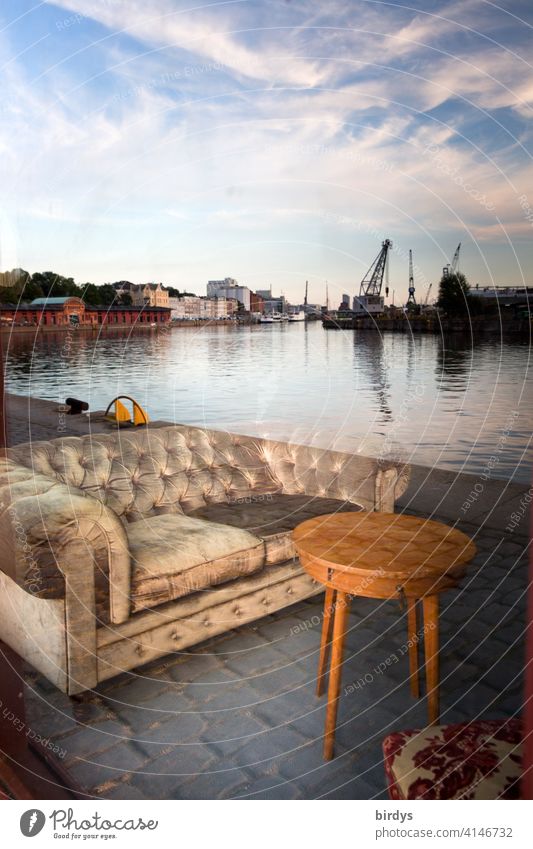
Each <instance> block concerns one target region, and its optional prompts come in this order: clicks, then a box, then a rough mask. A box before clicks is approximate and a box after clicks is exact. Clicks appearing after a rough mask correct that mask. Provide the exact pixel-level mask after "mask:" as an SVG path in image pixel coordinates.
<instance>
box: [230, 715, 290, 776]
mask: <svg viewBox="0 0 533 849" xmlns="http://www.w3.org/2000/svg"><path fill="white" fill-rule="evenodd" d="M305 742H306V741H305V738H304V737H303V736H302V735H301V734H299V733H297V732H296V731H295V730H294V729H293V728H291V727H288V726H285V727H283V728H275V729H272V730H269V731H267V732H266V733H265V734H256V735H254V736H253V737H248V738H247V739H246V740H245V741H244V742H243V745H242V746H241V747H240V748H239V749H236V750H235V751H234V752H233V753H232V758H231V759H232V762H233V763H234V764H235V765H236V766H239V767H241V768H246V769H248V770H250V769H253V770H254V771H258V770H259V771H261V772H262V771H263V769H264V768H265V765H268V768H269V769H271V768H273V767H276V768H278V766H279V763H280V761H281V760H282V759H283V757H284V756H285V755H286V754H287V752H289V751H290V750H291V749H297V748H298V747H300V746H302V745H304V744H305Z"/></svg>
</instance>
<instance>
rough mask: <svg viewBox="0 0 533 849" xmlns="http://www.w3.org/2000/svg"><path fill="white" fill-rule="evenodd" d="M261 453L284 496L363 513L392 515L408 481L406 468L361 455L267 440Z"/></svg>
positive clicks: (388, 461) (400, 464) (407, 468)
mask: <svg viewBox="0 0 533 849" xmlns="http://www.w3.org/2000/svg"><path fill="white" fill-rule="evenodd" d="M263 452H264V455H265V457H266V459H267V461H268V464H269V467H270V470H271V474H272V476H273V477H274V478H275V479H276V480H277V481H279V482H280V484H281V487H282V490H283V492H284V493H287V494H293V493H294V494H296V493H305V494H306V495H309V496H321V497H325V498H336V499H339V500H341V501H347V502H351V503H354V504H360V505H361V507H364V509H365V510H378V511H380V512H394V504H395V501H396V500H397V499H398V498H399V497H400V495H401V494H402V493H403V492H404V491H405V489H406V488H407V484H408V481H409V467H408V466H406V465H405V464H402V463H397V462H394V461H390V460H382V459H377V458H374V457H365V456H363V455H361V454H348V453H345V452H342V451H333V450H330V449H325V448H317V447H314V446H305V445H294V444H291V443H284V442H273V441H269V440H265V441H264V442H263Z"/></svg>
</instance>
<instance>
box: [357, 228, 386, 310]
mask: <svg viewBox="0 0 533 849" xmlns="http://www.w3.org/2000/svg"><path fill="white" fill-rule="evenodd" d="M390 248H392V242H391V240H390V239H385V240H384V241H383V242H382V243H381V250H380V252H379V254H378V255H377V257H376V258H375V260H374V262H373V263H372V265H371V266H370V268H369V269H368V271H367V273H366V274H365V276H364V277H363V279H362V280H361V285H360V287H359V295H356V296H355V297H354V299H353V311H354V312H355V313H367V314H368V313H373V314H374V315H376V314H378V313H382V312H383V298H382V297H381V289H382V286H383V277H384V275H385V271H386V269H387V259H388V253H389V250H390ZM385 295H386V296H387V297H388V295H389V287H388V285H386V287H385Z"/></svg>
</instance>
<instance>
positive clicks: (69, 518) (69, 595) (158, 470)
mask: <svg viewBox="0 0 533 849" xmlns="http://www.w3.org/2000/svg"><path fill="white" fill-rule="evenodd" d="M0 464H1V465H0V504H1V507H0V546H1V551H0V553H1V572H0V638H1V639H2V640H4V641H5V642H6V643H7V644H8V645H10V646H11V647H12V648H13V649H15V650H16V651H17V652H18V653H19V654H20V655H21V656H22V657H23V658H25V659H26V660H27V661H29V662H30V663H31V664H32V665H33V666H34V667H35V668H36V669H38V670H40V671H41V672H42V673H43V674H44V675H45V676H46V677H47V678H48V679H49V680H50V681H52V682H53V683H54V684H55V685H57V687H59V688H60V689H61V690H63V691H65V692H67V693H70V694H73V693H79V692H82V691H84V690H86V689H89V688H93V687H96V685H97V684H98V683H99V682H100V681H103V680H105V679H107V678H111V677H112V676H114V675H117V674H119V673H120V672H122V671H124V670H130V669H133V668H135V667H137V666H139V665H140V664H143V663H145V662H147V661H150V660H152V659H154V658H157V657H160V656H162V655H164V654H167V653H168V652H172V651H180V650H182V649H184V648H186V647H188V646H191V645H194V644H196V643H199V642H201V641H202V640H205V639H207V638H208V637H212V636H213V635H215V634H219V633H221V632H224V631H227V630H230V629H232V628H235V627H237V626H239V625H240V624H243V623H245V622H250V621H252V620H255V619H259V618H260V617H261V616H264V615H265V614H268V613H272V612H273V611H275V610H279V609H280V608H283V607H285V606H287V605H290V604H293V603H294V602H297V601H299V600H301V599H305V598H308V597H309V596H312V595H314V594H315V593H318V592H320V589H321V588H320V586H318V585H317V584H316V583H315V582H314V581H313V580H311V579H310V578H309V577H308V576H307V575H306V574H305V573H303V571H302V570H301V568H300V566H299V564H298V561H297V559H296V557H295V553H294V549H293V545H292V541H291V530H292V529H293V528H294V527H295V526H296V525H297V524H299V523H300V522H302V521H304V520H305V519H308V518H310V517H312V516H315V515H319V514H324V513H331V512H335V511H337V510H357V509H361V508H364V509H367V510H382V511H388V512H392V511H393V510H394V502H395V499H396V498H397V497H398V496H399V495H400V494H401V493H402V492H403V491H404V490H405V487H406V485H407V479H408V473H407V470H406V468H405V467H403V466H401V465H396V464H394V463H389V462H380V461H378V460H374V459H370V458H366V457H361V456H354V455H350V454H342V453H339V452H335V451H326V450H322V449H318V448H309V447H304V446H300V445H292V444H289V443H282V442H274V441H269V440H263V439H256V438H253V437H248V436H240V435H237V434H233V433H225V432H221V431H210V430H204V429H202V428H195V427H186V426H181V425H173V426H170V427H162V428H157V429H156V428H153V429H150V430H143V431H124V430H121V431H118V432H112V433H109V434H98V435H94V436H86V437H67V438H64V439H57V440H54V441H51V442H34V443H32V444H31V445H29V444H28V445H20V446H17V447H15V448H12V449H10V450H9V451H8V452H7V457H6V458H3V459H2V460H0Z"/></svg>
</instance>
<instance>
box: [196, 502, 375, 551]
mask: <svg viewBox="0 0 533 849" xmlns="http://www.w3.org/2000/svg"><path fill="white" fill-rule="evenodd" d="M361 509H362V508H361V507H360V506H359V505H358V504H351V503H350V502H346V501H340V500H338V499H335V498H313V497H311V496H309V495H272V494H271V493H266V494H265V495H254V496H249V497H247V498H242V499H239V500H238V501H233V502H231V503H227V502H221V503H219V504H207V505H206V506H205V507H201V508H200V509H198V510H194V511H193V512H192V513H190V514H189V515H190V516H194V518H196V519H207V520H208V521H212V522H220V523H222V524H224V525H233V526H235V527H238V528H243V529H245V530H247V531H250V533H252V534H255V536H257V537H261V538H262V539H264V541H265V547H266V551H265V558H266V563H267V565H273V564H276V563H283V562H284V561H285V560H290V559H291V558H292V557H295V556H296V549H295V548H294V543H293V541H292V531H293V530H294V528H295V527H296V526H297V525H299V524H300V523H301V522H305V521H306V519H313V518H314V517H315V516H323V515H325V514H326V513H339V512H342V513H347V512H354V511H358V510H361Z"/></svg>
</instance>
